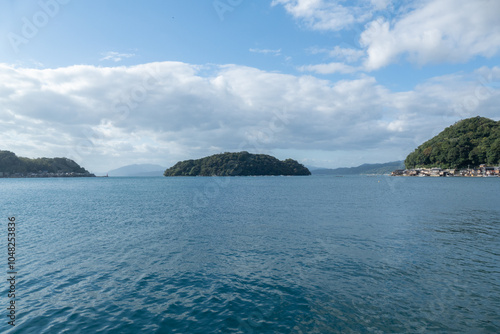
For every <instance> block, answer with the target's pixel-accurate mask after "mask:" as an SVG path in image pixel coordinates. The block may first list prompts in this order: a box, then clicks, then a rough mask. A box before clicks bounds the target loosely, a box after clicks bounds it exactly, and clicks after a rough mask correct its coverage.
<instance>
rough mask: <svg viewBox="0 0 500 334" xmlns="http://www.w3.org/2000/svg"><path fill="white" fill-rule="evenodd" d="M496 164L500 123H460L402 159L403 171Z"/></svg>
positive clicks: (479, 119)
mask: <svg viewBox="0 0 500 334" xmlns="http://www.w3.org/2000/svg"><path fill="white" fill-rule="evenodd" d="M480 164H487V165H489V166H496V165H498V164H500V122H495V121H493V120H491V119H488V118H484V117H479V116H478V117H474V118H468V119H464V120H462V121H459V122H457V123H455V124H454V125H452V126H450V127H448V128H446V129H445V130H443V131H442V132H441V133H440V134H438V135H437V136H435V137H434V138H432V139H430V140H428V141H426V142H425V143H423V144H422V145H420V146H419V147H418V148H417V149H416V150H415V151H414V152H413V153H411V154H409V155H408V156H407V157H406V160H405V165H406V168H408V169H411V168H419V167H423V168H429V167H440V168H467V167H468V166H470V167H477V166H479V165H480Z"/></svg>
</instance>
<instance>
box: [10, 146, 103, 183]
mask: <svg viewBox="0 0 500 334" xmlns="http://www.w3.org/2000/svg"><path fill="white" fill-rule="evenodd" d="M0 177H11V178H12V177H95V175H94V174H91V173H90V172H89V171H87V170H86V169H85V168H83V167H81V166H80V165H78V164H77V163H76V162H74V161H73V160H71V159H67V158H37V159H30V158H23V157H18V156H17V155H16V154H15V153H13V152H10V151H0Z"/></svg>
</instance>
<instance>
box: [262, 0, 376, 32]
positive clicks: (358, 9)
mask: <svg viewBox="0 0 500 334" xmlns="http://www.w3.org/2000/svg"><path fill="white" fill-rule="evenodd" d="M364 2H365V3H364V4H363V1H362V5H360V6H356V5H355V6H346V5H344V4H345V2H344V1H331V0H273V2H272V5H273V6H277V5H282V6H283V7H284V8H285V10H286V11H287V12H288V13H289V14H291V15H292V16H293V17H294V18H295V19H298V20H300V21H302V22H304V23H305V24H306V26H307V27H309V28H311V29H314V30H323V31H339V30H342V29H344V28H346V27H349V26H352V25H353V24H356V23H360V22H365V21H366V20H367V19H368V18H370V17H371V12H370V10H367V8H368V7H372V4H371V3H369V2H367V1H364ZM383 2H384V1H381V0H372V3H373V4H376V6H377V8H379V7H380V6H381V5H382V3H383Z"/></svg>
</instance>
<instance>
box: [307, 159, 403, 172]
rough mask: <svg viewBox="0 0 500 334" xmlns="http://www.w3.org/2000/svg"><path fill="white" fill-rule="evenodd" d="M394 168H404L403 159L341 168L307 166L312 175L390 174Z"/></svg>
mask: <svg viewBox="0 0 500 334" xmlns="http://www.w3.org/2000/svg"><path fill="white" fill-rule="evenodd" d="M396 169H405V165H404V161H392V162H386V163H381V164H362V165H361V166H357V167H343V168H335V169H329V168H317V169H315V168H309V170H310V171H311V173H312V174H313V175H360V174H390V173H391V172H392V171H394V170H396Z"/></svg>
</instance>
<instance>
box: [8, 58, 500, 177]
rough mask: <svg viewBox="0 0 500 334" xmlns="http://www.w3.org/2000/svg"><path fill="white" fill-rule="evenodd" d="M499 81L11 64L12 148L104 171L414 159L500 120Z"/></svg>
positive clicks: (483, 74) (482, 75) (498, 72)
mask: <svg viewBox="0 0 500 334" xmlns="http://www.w3.org/2000/svg"><path fill="white" fill-rule="evenodd" d="M499 82H500V68H498V67H494V68H486V67H485V68H481V69H479V70H477V71H476V72H475V73H469V74H459V75H458V74H457V75H451V76H447V77H437V78H434V79H432V80H429V81H427V82H425V83H422V84H421V85H419V86H417V87H415V89H413V90H411V91H407V92H392V91H391V90H389V89H387V88H386V87H384V86H382V85H380V84H378V83H377V81H376V80H375V79H374V78H373V77H370V76H359V77H358V78H355V79H352V80H341V81H337V82H333V81H329V80H321V79H318V78H315V77H311V76H307V75H302V76H294V75H286V74H280V73H274V72H267V71H262V70H259V69H256V68H251V67H244V66H237V65H220V66H219V65H217V66H214V65H193V64H186V63H180V62H161V63H149V64H143V65H138V66H130V67H125V66H122V67H96V66H70V67H62V68H56V69H32V68H19V67H15V66H11V65H6V64H0V140H1V143H2V145H1V148H0V149H8V150H12V151H14V152H16V153H18V154H19V155H24V156H29V157H39V156H49V157H54V156H67V157H70V158H73V159H75V160H76V161H77V162H79V163H83V164H84V166H85V167H88V168H89V169H92V170H93V171H106V170H109V169H112V168H115V167H119V166H121V165H125V164H128V163H142V162H148V163H158V164H161V165H169V164H172V163H175V162H176V161H178V160H181V159H187V158H196V157H202V156H205V155H208V154H212V153H219V152H224V151H234V150H243V149H245V150H248V151H253V152H273V150H278V151H279V150H293V151H294V152H297V154H298V155H299V156H295V158H298V159H300V158H301V156H300V152H301V151H303V152H306V151H311V150H316V151H323V152H329V154H331V155H332V157H335V152H340V151H346V150H351V151H358V152H361V153H360V154H362V152H364V151H366V150H379V149H380V150H389V151H391V150H392V152H393V154H403V153H404V154H406V153H409V151H411V150H413V148H415V147H416V146H417V145H419V144H420V143H421V142H422V141H424V140H426V139H428V138H429V136H431V135H434V134H436V133H438V132H439V131H441V130H442V129H443V127H445V126H447V125H450V123H453V122H454V121H457V120H459V119H461V118H465V117H470V116H475V115H478V114H480V115H482V116H486V117H492V118H498V116H499V114H498V105H500V97H499V96H500V94H499V88H500V87H499V86H498V83H499ZM381 158H382V159H384V160H385V159H386V160H394V158H393V157H389V156H387V157H381ZM343 164H345V163H344V162H343V161H337V162H336V163H335V166H341V165H343Z"/></svg>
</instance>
